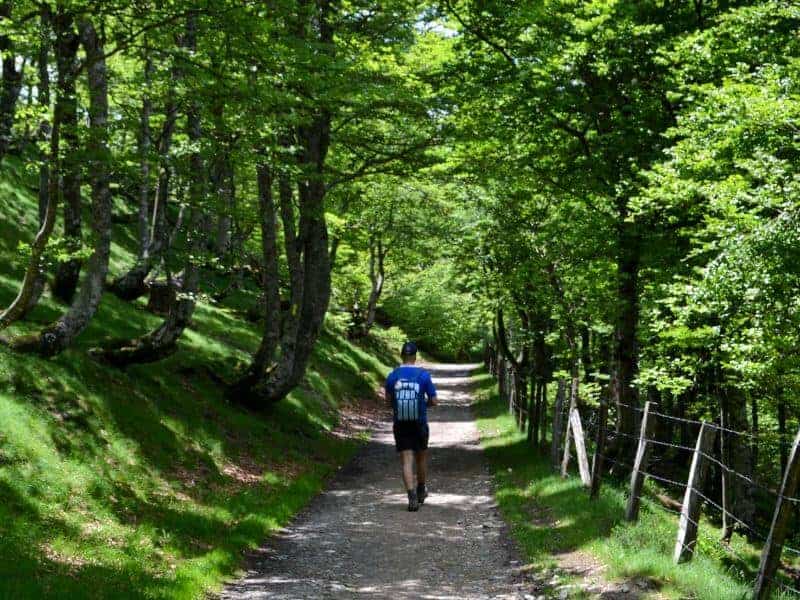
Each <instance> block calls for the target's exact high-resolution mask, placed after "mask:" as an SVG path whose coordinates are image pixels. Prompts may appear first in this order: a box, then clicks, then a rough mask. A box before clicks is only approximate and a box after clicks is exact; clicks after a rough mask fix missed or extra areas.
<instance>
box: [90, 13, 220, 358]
mask: <svg viewBox="0 0 800 600" xmlns="http://www.w3.org/2000/svg"><path fill="white" fill-rule="evenodd" d="M196 27H197V22H196V16H195V15H194V14H192V15H190V16H189V18H188V22H187V27H186V34H185V35H184V36H183V39H182V41H181V45H182V46H183V47H185V48H189V49H191V50H194V49H195V48H196V44H197V37H196V36H197V32H196ZM187 129H188V131H187V134H188V137H189V141H190V143H191V144H192V145H193V146H195V147H197V146H199V144H200V139H201V135H202V129H201V123H200V109H199V107H198V106H197V103H196V102H193V103H192V105H191V108H190V109H189V111H188V113H187ZM189 172H190V173H192V175H193V176H194V177H193V179H192V183H191V186H190V192H189V196H190V204H191V211H192V217H191V223H190V227H189V229H188V231H187V238H188V244H187V245H188V249H187V252H186V260H185V264H184V268H183V277H182V280H181V284H180V290H176V293H175V295H174V296H171V299H172V302H171V303H170V306H169V310H168V313H167V317H166V319H164V321H163V322H162V323H161V325H160V326H159V327H158V328H156V329H155V330H153V331H151V332H150V333H148V334H146V335H144V336H142V337H140V338H138V339H135V340H132V341H130V342H121V343H120V342H117V343H115V344H114V345H113V346H111V347H109V348H108V349H106V350H95V351H94V352H93V354H94V355H95V356H101V357H102V358H103V359H105V360H106V361H108V362H110V363H112V364H114V365H116V366H120V367H124V366H126V365H130V364H133V363H146V362H155V361H157V360H161V359H162V358H165V357H166V356H169V355H170V354H172V353H173V352H174V351H175V350H176V348H177V342H178V340H179V339H180V337H181V335H183V332H184V330H185V329H186V327H187V326H188V325H189V323H190V322H191V318H192V315H193V314H194V309H195V307H196V305H197V292H198V290H199V284H200V271H201V262H200V255H201V254H202V252H203V247H204V245H205V241H206V231H207V230H208V226H207V220H208V219H207V217H206V215H205V212H204V210H203V206H202V204H203V199H204V197H205V192H206V186H205V177H206V175H207V173H206V170H205V167H204V165H203V158H202V156H201V155H200V152H199V150H196V151H193V152H192V154H191V156H190V158H189ZM173 281H174V280H173V278H171V277H170V276H169V274H167V282H168V284H169V285H174V283H173Z"/></svg>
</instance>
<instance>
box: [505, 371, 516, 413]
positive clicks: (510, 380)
mask: <svg viewBox="0 0 800 600" xmlns="http://www.w3.org/2000/svg"><path fill="white" fill-rule="evenodd" d="M506 386H507V387H508V412H509V414H512V415H513V414H514V392H515V391H516V390H515V389H514V369H513V368H512V367H511V365H510V364H509V365H508V368H507V369H506Z"/></svg>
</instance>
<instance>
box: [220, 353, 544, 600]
mask: <svg viewBox="0 0 800 600" xmlns="http://www.w3.org/2000/svg"><path fill="white" fill-rule="evenodd" d="M429 368H430V370H431V372H432V374H433V377H434V382H435V383H436V385H437V388H438V390H439V399H440V406H438V407H436V408H434V409H431V410H430V411H429V420H430V430H431V437H430V439H431V461H430V469H429V471H430V473H429V482H428V487H429V490H430V496H429V497H428V500H427V501H426V502H425V504H424V506H422V508H421V509H420V511H419V512H416V513H409V512H407V510H406V503H407V500H406V494H405V491H404V490H403V489H402V484H401V482H400V470H399V466H398V460H397V456H396V453H395V450H394V443H393V439H392V433H391V423H388V422H387V423H381V424H380V426H379V427H378V429H377V430H376V431H375V434H374V435H373V437H372V440H371V441H370V442H369V443H368V444H367V445H366V447H365V448H363V449H362V450H361V451H360V452H359V454H358V455H357V457H356V458H355V459H354V460H353V462H352V463H351V464H350V465H349V466H348V467H346V468H344V469H342V471H341V472H340V473H339V474H338V475H337V477H336V478H335V479H334V480H333V482H332V483H331V485H330V487H329V488H328V489H327V490H326V491H325V492H324V493H322V494H321V495H320V496H318V497H317V498H316V499H315V500H314V501H313V502H312V503H311V504H310V505H309V507H308V508H307V509H306V510H305V511H304V512H303V513H301V514H300V515H299V516H298V518H297V519H295V521H294V522H293V524H292V525H291V526H289V527H288V528H287V529H286V530H285V531H284V532H283V534H281V535H280V536H278V537H277V538H275V539H274V540H272V541H271V542H270V543H269V544H268V545H267V546H266V547H265V548H262V549H261V551H259V553H258V554H257V555H256V556H254V557H252V558H251V560H250V564H249V566H248V572H247V573H246V575H245V576H244V577H243V578H242V579H240V580H239V581H236V582H234V583H232V584H231V585H229V586H228V587H227V588H226V589H225V590H224V592H223V593H222V595H221V598H224V599H237V600H239V599H253V598H275V599H289V598H292V599H296V598H392V599H404V598H430V599H442V600H444V599H459V600H476V599H483V598H501V599H525V598H531V597H532V596H531V595H530V593H531V592H530V591H529V590H530V588H531V587H532V586H531V585H530V584H529V583H526V582H525V581H524V580H523V579H522V577H523V576H522V575H520V574H519V573H520V570H519V569H518V568H515V567H517V566H518V565H519V559H518V557H517V555H516V552H515V550H514V547H513V544H512V543H511V542H510V538H509V536H508V534H507V531H506V528H505V525H504V523H503V521H502V520H501V518H500V516H499V514H498V512H497V509H496V506H495V504H494V501H493V499H492V478H491V474H490V472H489V469H488V467H487V465H486V464H485V462H484V458H483V452H482V451H481V448H480V445H479V443H478V432H477V430H476V428H475V423H474V422H473V420H472V417H471V415H470V411H469V402H470V391H469V378H468V375H469V372H470V369H471V366H470V365H432V366H429ZM526 588H527V589H526Z"/></svg>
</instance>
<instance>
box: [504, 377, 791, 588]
mask: <svg viewBox="0 0 800 600" xmlns="http://www.w3.org/2000/svg"><path fill="white" fill-rule="evenodd" d="M509 383H510V386H511V387H510V389H509V390H508V391H506V392H505V394H504V393H503V390H501V397H502V396H503V395H505V396H506V397H505V399H506V400H507V401H511V400H512V399H511V398H510V397H509V396H508V394H510V393H512V390H513V394H514V395H513V401H511V404H512V406H513V408H514V409H516V410H517V411H518V412H519V413H520V414H523V415H525V416H526V417H530V411H528V410H527V408H525V407H524V406H522V405H521V403H519V402H518V398H519V396H518V391H517V390H516V388H514V383H513V378H512V379H511V381H510V382H509ZM619 408H627V409H630V410H632V411H634V412H637V413H643V412H644V410H643V409H642V408H640V407H637V406H632V405H630V404H625V403H610V404H609V406H608V410H609V415H608V416H609V419H610V420H611V421H613V420H614V419H613V416H616V417H617V418H618V416H619V415H618V413H619V410H618V409H619ZM615 409H616V410H615ZM570 412H571V406H570V405H569V404H568V403H564V404H562V407H561V415H562V417H563V418H562V423H563V424H564V425H563V431H566V428H570V427H571V425H570V423H569V417H570ZM614 413H616V414H614ZM553 414H554V416H555V414H556V413H555V405H554V406H553ZM599 414H600V411H599V410H598V409H597V408H596V407H583V408H582V409H581V410H579V411H578V415H579V417H580V418H581V421H582V429H583V431H584V440H583V441H584V445H585V448H586V450H587V454H588V453H589V449H590V448H594V451H593V452H592V454H593V461H594V460H597V459H600V460H602V461H603V464H604V465H605V466H608V467H610V468H613V467H616V466H619V467H623V468H625V469H627V470H633V469H634V467H633V466H632V465H630V464H628V463H626V462H625V461H623V460H621V459H619V458H611V457H610V456H608V455H607V454H604V453H602V452H599V451H598V449H597V444H596V437H597V434H598V433H599V432H600V429H599V425H600V424H599ZM648 415H651V416H653V417H656V418H662V419H667V420H670V421H673V422H676V423H685V424H688V425H692V426H702V425H703V424H705V425H706V427H709V428H711V429H713V430H715V431H719V432H722V433H727V434H731V435H736V436H740V437H744V438H749V439H751V440H760V441H764V440H767V441H769V442H782V441H783V440H789V439H792V437H793V436H789V435H787V434H781V433H779V432H769V431H766V432H765V431H760V432H755V433H752V432H744V431H737V430H734V429H730V428H728V427H724V426H722V425H721V424H717V423H715V422H713V421H700V420H696V419H688V418H684V417H676V416H673V415H668V414H665V413H661V412H658V411H654V410H650V411H649V412H648ZM609 425H611V423H608V424H607V425H606V427H605V434H606V438H607V439H614V438H616V437H617V436H620V437H624V438H628V439H632V440H635V441H637V442H641V439H642V438H641V435H632V434H630V433H627V432H624V431H617V430H616V428H615V427H613V426H611V427H610V426H609ZM570 437H571V438H574V437H575V436H574V433H573V434H572V435H571V436H570ZM561 439H562V443H561V444H559V448H558V450H559V456H562V457H563V455H564V443H566V440H567V437H566V435H563V436H562V438H561ZM644 441H645V442H651V443H652V444H654V445H655V446H659V447H665V448H676V449H679V450H683V451H688V452H692V453H699V455H700V456H702V457H703V458H705V459H707V460H709V461H710V462H712V463H713V464H715V465H716V466H718V467H719V468H720V469H722V470H723V471H724V472H725V473H728V474H732V475H734V476H736V477H738V478H740V479H741V480H743V481H745V482H747V483H748V484H749V485H751V486H753V487H755V488H758V489H761V490H764V491H766V492H768V493H769V494H770V496H771V497H777V498H779V499H781V500H785V501H787V502H790V503H792V504H800V498H797V497H793V496H784V495H782V494H780V493H779V492H776V491H775V490H774V489H772V488H770V487H768V486H767V485H765V484H762V483H760V482H758V481H756V480H755V478H754V477H751V476H748V475H746V474H744V473H740V472H739V471H737V470H736V469H735V468H733V467H731V466H730V465H728V464H726V463H725V462H724V460H722V459H721V457H720V458H717V457H716V456H713V455H712V454H711V453H709V452H706V451H704V450H702V449H696V448H694V447H689V446H686V445H682V444H676V443H672V442H670V441H664V440H660V439H655V438H649V437H648V438H645V440H644ZM567 454H568V456H569V459H570V460H572V459H574V460H575V461H576V462H577V458H578V455H577V451H576V450H575V448H574V444H570V445H569V449H568V451H567ZM665 458H666V457H664V456H660V455H656V456H653V457H651V461H659V460H663V459H665ZM560 462H561V461H559V464H560ZM592 467H593V464H592ZM559 470H560V468H559ZM641 474H642V476H645V477H650V478H651V479H653V480H655V481H656V482H658V483H660V484H666V485H670V486H675V487H677V488H679V489H681V490H683V491H684V493H685V491H686V490H691V491H692V492H694V493H695V494H697V496H698V498H700V499H701V500H702V501H703V502H705V503H706V505H707V506H708V507H710V508H713V509H714V510H716V511H718V512H719V514H721V515H722V516H723V517H728V518H730V519H731V520H732V521H734V522H735V523H736V524H737V525H738V526H740V527H741V528H742V529H743V530H745V531H747V532H749V533H750V534H752V536H753V537H754V538H757V539H758V540H760V541H762V542H764V541H766V540H767V538H766V537H765V536H764V535H763V534H762V533H760V532H759V531H758V530H757V529H756V528H755V527H754V526H752V525H750V524H748V523H747V522H745V521H744V520H742V519H741V518H739V517H738V516H736V515H735V514H734V513H732V512H731V511H730V510H728V509H727V508H725V506H723V505H721V504H720V503H718V502H717V501H716V500H713V499H712V498H710V497H709V496H708V495H706V494H705V493H703V491H702V490H698V489H697V488H696V487H694V486H690V485H689V484H688V482H686V483H684V482H680V481H675V480H673V479H670V478H668V477H665V476H663V475H657V474H655V473H653V472H651V471H648V470H642V471H641ZM638 498H639V499H640V500H645V501H646V502H647V504H648V505H651V506H652V505H655V506H657V507H658V508H660V509H661V510H664V511H665V512H667V513H670V514H673V515H677V516H678V517H681V518H684V519H687V520H688V521H689V522H690V523H692V524H693V525H694V526H695V527H697V530H698V533H699V535H702V536H703V538H705V539H708V540H712V542H714V543H716V544H717V545H719V546H720V547H721V548H722V549H724V550H725V551H726V552H728V553H729V554H731V555H732V556H733V557H735V558H736V559H737V560H738V561H740V562H741V563H742V565H743V566H745V567H746V566H747V564H748V559H746V558H744V557H742V556H741V554H739V553H738V552H736V550H735V549H734V548H733V546H732V545H731V544H730V543H729V542H728V543H726V542H725V540H724V539H721V540H720V539H715V538H714V537H713V536H711V535H710V534H709V533H708V532H707V531H705V529H703V528H701V527H700V524H699V523H698V522H697V521H695V520H693V519H691V517H688V515H685V514H682V513H681V512H678V511H676V510H672V509H670V508H669V507H668V506H665V505H664V503H663V501H662V502H655V500H654V499H652V498H649V497H647V496H643V495H640V496H639V497H638ZM723 504H724V503H723ZM682 546H683V548H684V550H687V551H689V552H692V553H694V552H695V551H696V549H697V546H696V544H695V548H691V547H689V546H687V545H685V544H682ZM782 550H784V551H786V552H787V553H789V554H792V555H795V556H800V550H798V549H796V548H793V547H791V546H788V545H786V544H785V543H784V544H783V545H782ZM769 581H770V582H771V583H772V584H774V585H775V586H777V587H779V588H780V589H782V590H785V591H788V592H790V593H795V594H800V590H798V589H795V588H793V587H792V586H790V585H788V584H787V583H785V581H784V580H783V578H778V577H771V578H770V579H769Z"/></svg>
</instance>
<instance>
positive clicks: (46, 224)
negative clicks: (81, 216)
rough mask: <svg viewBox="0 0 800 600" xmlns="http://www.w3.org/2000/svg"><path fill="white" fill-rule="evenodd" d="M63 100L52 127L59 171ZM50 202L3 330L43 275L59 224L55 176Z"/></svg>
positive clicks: (1, 319) (0, 325) (1, 322)
mask: <svg viewBox="0 0 800 600" xmlns="http://www.w3.org/2000/svg"><path fill="white" fill-rule="evenodd" d="M61 114H62V113H61V110H60V103H59V102H56V110H55V114H54V117H53V128H52V131H51V133H50V161H51V165H52V166H53V167H54V172H57V169H58V162H59V141H60V136H59V131H60V127H61ZM49 183H50V186H49V201H48V204H47V210H46V211H45V214H44V219H43V221H42V225H41V227H40V228H39V232H38V233H37V234H36V237H35V238H34V240H33V243H32V244H31V257H30V260H29V261H28V268H27V270H26V271H25V277H24V278H23V280H22V285H21V286H20V290H19V293H18V294H17V297H16V298H15V299H14V301H13V302H12V303H11V305H10V306H9V307H8V308H7V309H6V310H5V311H3V313H2V314H0V330H3V329H5V328H6V327H8V326H9V325H11V324H12V323H14V322H15V321H17V320H19V319H21V318H22V317H23V316H24V314H25V313H26V311H27V310H29V307H30V306H31V304H32V299H33V297H34V295H35V294H36V286H37V281H38V280H39V279H40V278H41V272H42V256H43V254H44V251H45V248H46V247H47V241H48V240H49V238H50V235H51V234H52V232H53V228H54V226H55V223H56V211H57V208H58V183H57V180H56V178H55V177H53V178H52V179H51V180H50V182H49Z"/></svg>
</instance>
